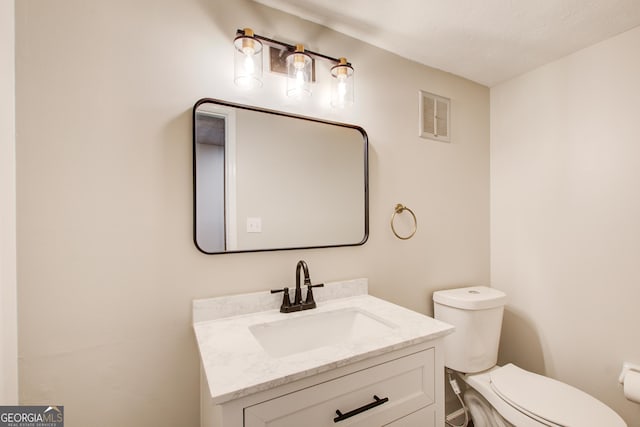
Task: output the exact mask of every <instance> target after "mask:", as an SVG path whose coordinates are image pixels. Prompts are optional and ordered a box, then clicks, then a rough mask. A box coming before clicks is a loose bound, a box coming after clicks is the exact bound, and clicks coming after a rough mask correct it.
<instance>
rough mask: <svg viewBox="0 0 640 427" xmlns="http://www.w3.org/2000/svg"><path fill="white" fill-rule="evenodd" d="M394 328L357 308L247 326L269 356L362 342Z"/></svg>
mask: <svg viewBox="0 0 640 427" xmlns="http://www.w3.org/2000/svg"><path fill="white" fill-rule="evenodd" d="M296 314H297V313H296ZM305 314H306V313H305ZM394 328H396V326H395V325H393V324H392V323H390V322H387V321H385V320H382V319H380V318H379V317H377V316H375V315H373V314H371V313H368V312H367V311H365V310H362V309H358V308H346V309H341V310H334V311H328V312H324V313H317V314H308V315H298V316H295V317H294V316H293V315H292V317H290V318H288V319H284V320H277V321H274V322H268V323H260V324H256V325H251V326H249V330H250V331H251V333H252V334H253V336H254V337H255V338H256V340H257V341H258V342H259V343H260V345H261V346H262V348H264V350H265V351H266V352H267V353H268V354H269V355H270V356H271V357H284V356H288V355H291V354H296V353H301V352H303V351H308V350H313V349H316V348H320V347H324V346H329V345H339V344H343V343H358V342H363V341H366V340H368V339H371V338H378V337H382V336H385V335H388V334H389V332H390V331H392V330H393V329H394Z"/></svg>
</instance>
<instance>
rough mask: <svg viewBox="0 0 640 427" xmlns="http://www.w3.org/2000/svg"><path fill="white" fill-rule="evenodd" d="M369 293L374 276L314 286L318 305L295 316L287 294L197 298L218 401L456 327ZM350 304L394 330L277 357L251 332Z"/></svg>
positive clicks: (203, 350)
mask: <svg viewBox="0 0 640 427" xmlns="http://www.w3.org/2000/svg"><path fill="white" fill-rule="evenodd" d="M366 292H367V283H366V279H357V280H354V281H347V282H334V283H331V284H325V288H318V289H314V294H317V297H316V301H317V302H318V307H317V308H316V309H313V310H306V311H301V312H294V313H288V314H283V313H280V311H279V309H278V308H277V307H279V306H280V299H281V298H282V295H281V294H278V295H279V297H277V296H276V298H277V299H274V298H273V295H270V294H269V293H268V292H258V293H255V294H246V295H241V296H230V297H220V298H211V299H207V300H196V301H194V305H193V307H194V324H193V326H194V330H195V334H196V339H197V342H198V347H199V349H200V356H201V361H202V366H203V369H204V372H205V375H206V378H207V382H208V385H209V391H210V393H211V398H212V400H213V402H214V403H217V404H219V403H224V402H227V401H229V400H233V399H237V398H240V397H244V396H247V395H250V394H253V393H256V392H259V391H263V390H267V389H270V388H273V387H276V386H279V385H283V384H286V383H289V382H292V381H296V380H299V379H302V378H305V377H308V376H311V375H315V374H319V373H321V372H325V371H328V370H331V369H335V368H338V367H340V366H344V365H348V364H350V363H354V362H357V361H360V360H364V359H367V358H370V357H374V356H378V355H381V354H384V353H387V352H390V351H394V350H399V349H402V348H404V347H408V346H410V345H414V344H419V343H422V342H426V341H429V340H432V339H435V338H438V337H441V336H444V335H446V334H449V333H451V332H452V331H453V327H452V326H450V325H448V324H446V323H443V322H440V321H437V320H435V319H433V318H431V317H428V316H424V315H422V314H420V313H416V312H414V311H411V310H408V309H405V308H403V307H400V306H398V305H396V304H392V303H390V302H387V301H384V300H381V299H379V298H375V297H373V296H370V295H368V294H367V293H366ZM303 294H304V292H303ZM234 305H235V306H236V307H233V306H234ZM274 305H275V307H274ZM344 309H356V310H362V311H365V312H368V313H371V314H373V315H375V316H376V317H378V318H380V319H382V320H384V321H385V322H387V323H388V324H391V325H393V328H390V329H389V331H388V332H385V333H383V334H379V335H378V336H377V337H375V338H371V339H366V340H356V341H355V342H342V343H337V344H332V345H326V346H323V347H319V348H315V349H312V350H307V351H304V352H299V353H295V354H290V355H286V356H282V357H272V356H270V355H269V354H268V353H267V352H266V350H264V349H263V347H262V346H261V345H260V343H259V342H258V341H257V339H256V338H255V337H254V335H253V334H252V333H251V331H250V330H249V327H251V326H253V325H258V324H264V323H269V322H274V321H279V320H283V319H295V318H298V317H303V316H309V315H321V314H322V313H326V312H332V311H335V310H344ZM234 312H237V313H240V314H238V315H233V313H234ZM221 313H222V315H221ZM223 316H226V317H223ZM299 338H300V339H312V337H306V336H302V337H299ZM292 339H295V337H292Z"/></svg>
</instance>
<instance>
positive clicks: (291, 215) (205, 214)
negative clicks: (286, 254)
mask: <svg viewBox="0 0 640 427" xmlns="http://www.w3.org/2000/svg"><path fill="white" fill-rule="evenodd" d="M193 119H194V147H193V150H194V151H193V154H194V164H193V166H194V217H195V218H194V220H195V221H194V240H195V243H196V246H197V247H198V249H200V250H201V251H202V252H204V253H208V254H214V253H225V252H247V251H265V250H278V249H300V248H317V247H330V246H349V245H361V244H363V243H364V242H365V241H366V240H367V237H368V228H369V221H368V182H367V174H368V172H367V150H368V142H367V135H366V133H365V131H364V129H362V128H360V127H358V126H353V125H347V124H342V123H335V122H328V121H322V120H317V119H312V118H307V117H302V116H295V115H291V114H286V113H281V112H277V111H271V110H264V109H259V108H254V107H248V106H243V105H238V104H232V103H228V102H224V101H218V100H213V99H203V100H200V101H198V103H196V105H195V107H194V115H193Z"/></svg>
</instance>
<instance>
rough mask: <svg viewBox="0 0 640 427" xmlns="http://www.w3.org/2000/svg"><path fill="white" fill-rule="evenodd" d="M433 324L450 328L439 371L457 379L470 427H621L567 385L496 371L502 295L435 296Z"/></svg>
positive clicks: (478, 291) (485, 291)
mask: <svg viewBox="0 0 640 427" xmlns="http://www.w3.org/2000/svg"><path fill="white" fill-rule="evenodd" d="M433 301H434V313H435V318H436V319H439V320H442V321H443V322H446V323H449V324H451V325H454V326H455V327H456V330H455V332H454V333H452V334H450V335H448V336H447V337H445V339H444V348H445V365H446V366H447V367H448V368H450V369H453V370H455V371H458V372H460V373H462V374H463V375H462V378H463V379H464V381H465V382H466V383H467V385H469V386H470V387H471V388H470V389H468V390H467V391H465V393H464V401H465V403H466V404H467V406H468V407H469V412H470V414H471V418H472V420H473V425H474V427H494V426H495V427H503V426H517V427H529V426H531V427H539V426H554V427H555V426H564V427H605V426H606V427H626V424H625V422H624V420H623V419H622V418H620V416H619V415H618V414H616V413H615V412H614V411H613V410H612V409H611V408H609V407H608V406H606V405H605V404H604V403H602V402H600V401H599V400H597V399H595V398H594V397H592V396H590V395H588V394H587V393H585V392H583V391H580V390H578V389H577V388H575V387H572V386H570V385H568V384H564V383H562V382H560V381H556V380H553V379H551V378H547V377H544V376H542V375H538V374H534V373H532V372H528V371H525V370H524V369H521V368H518V367H517V366H515V365H513V364H508V365H505V366H502V367H500V366H497V365H496V363H497V360H498V345H499V343H500V330H501V328H502V313H503V310H504V305H505V302H506V295H505V294H504V293H503V292H501V291H499V290H497V289H492V288H487V287H484V286H474V287H469V288H461V289H451V290H446V291H438V292H434V294H433Z"/></svg>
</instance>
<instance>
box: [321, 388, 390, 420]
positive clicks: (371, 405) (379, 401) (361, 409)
mask: <svg viewBox="0 0 640 427" xmlns="http://www.w3.org/2000/svg"><path fill="white" fill-rule="evenodd" d="M373 398H374V399H375V401H373V402H371V403H367V404H366V405H364V406H361V407H359V408H356V409H354V410H353V411H349V412H347V413H346V414H343V413H342V412H340V410H339V409H336V414H337V415H338V416H337V417H335V418H334V419H333V422H334V423H337V422H340V421H344V420H346V419H347V418H351V417H353V416H354V415H358V414H361V413H363V412H364V411H368V410H369V409H373V408H375V407H376V406H380V405H382V404H383V403H387V402H388V401H389V398H388V397H385V398H384V399H380V398H379V397H378V396H376V395H374V396H373Z"/></svg>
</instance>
